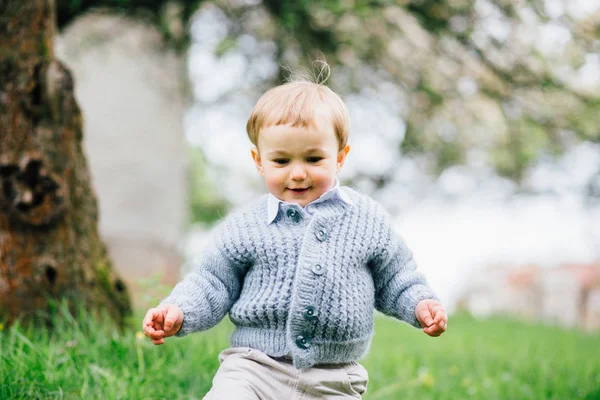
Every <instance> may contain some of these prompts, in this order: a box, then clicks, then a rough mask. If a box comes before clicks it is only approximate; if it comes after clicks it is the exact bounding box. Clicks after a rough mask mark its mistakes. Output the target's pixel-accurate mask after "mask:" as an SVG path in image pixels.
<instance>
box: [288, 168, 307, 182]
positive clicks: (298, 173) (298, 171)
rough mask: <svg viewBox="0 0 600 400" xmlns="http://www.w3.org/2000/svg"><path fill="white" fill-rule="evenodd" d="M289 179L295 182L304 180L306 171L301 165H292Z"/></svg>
mask: <svg viewBox="0 0 600 400" xmlns="http://www.w3.org/2000/svg"><path fill="white" fill-rule="evenodd" d="M290 178H291V179H293V180H295V181H301V180H303V179H306V170H305V169H304V167H303V166H302V165H293V166H292V170H291V171H290Z"/></svg>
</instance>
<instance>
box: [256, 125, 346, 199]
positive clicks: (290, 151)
mask: <svg viewBox="0 0 600 400" xmlns="http://www.w3.org/2000/svg"><path fill="white" fill-rule="evenodd" d="M312 125H313V126H311V127H309V128H302V127H291V126H290V125H273V126H269V127H267V128H264V129H261V131H260V134H259V135H258V143H257V145H258V146H257V147H258V148H256V147H255V148H253V149H252V151H251V152H252V158H253V159H254V162H255V163H256V167H257V169H258V172H259V173H260V174H261V175H262V176H264V178H265V183H266V186H267V190H268V191H269V192H270V193H271V194H273V195H274V196H275V197H277V198H278V199H280V200H283V201H285V202H289V203H296V204H300V205H301V206H302V207H304V206H306V205H307V204H309V203H310V202H312V201H313V200H316V199H318V198H319V197H320V196H321V195H322V194H323V193H325V192H326V191H328V190H329V189H331V188H332V187H333V184H334V183H335V175H336V173H337V172H338V171H339V170H340V169H341V168H342V166H343V165H344V160H345V159H346V154H348V151H349V150H350V146H346V147H345V148H344V149H342V150H338V146H339V143H338V139H337V137H336V135H335V132H334V130H333V126H332V124H331V121H330V120H329V117H328V116H327V115H323V113H315V118H314V121H313V124H312Z"/></svg>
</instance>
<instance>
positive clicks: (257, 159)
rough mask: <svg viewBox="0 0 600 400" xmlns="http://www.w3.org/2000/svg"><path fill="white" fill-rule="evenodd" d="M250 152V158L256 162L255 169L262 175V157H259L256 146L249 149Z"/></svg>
mask: <svg viewBox="0 0 600 400" xmlns="http://www.w3.org/2000/svg"><path fill="white" fill-rule="evenodd" d="M250 154H251V155H252V159H253V160H254V164H256V170H257V171H258V173H259V174H260V175H261V176H262V175H264V174H265V173H264V170H263V166H262V159H261V158H260V153H259V152H258V148H256V146H254V147H252V148H251V149H250Z"/></svg>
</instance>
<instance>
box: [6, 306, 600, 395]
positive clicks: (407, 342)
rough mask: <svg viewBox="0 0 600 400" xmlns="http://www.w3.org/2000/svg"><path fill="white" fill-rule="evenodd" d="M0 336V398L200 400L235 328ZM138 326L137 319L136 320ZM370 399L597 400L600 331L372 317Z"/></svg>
mask: <svg viewBox="0 0 600 400" xmlns="http://www.w3.org/2000/svg"><path fill="white" fill-rule="evenodd" d="M65 315H66V319H65V320H64V322H62V323H61V327H60V329H59V330H58V332H57V333H55V334H49V333H48V332H46V331H44V330H43V329H37V330H35V331H29V332H27V331H24V330H23V329H20V328H15V327H13V328H11V329H3V330H2V331H0V357H1V365H0V399H127V400H133V399H148V398H162V399H201V398H202V396H203V395H204V393H206V391H207V390H208V389H209V387H210V382H211V378H212V375H213V374H214V372H215V371H216V369H217V366H218V362H217V355H218V353H219V352H220V351H221V350H222V349H224V348H225V347H227V344H228V335H229V333H230V332H231V329H232V326H231V325H230V324H229V323H228V322H224V323H222V324H220V325H219V326H217V327H216V328H213V329H212V330H210V331H208V332H203V333H197V334H193V335H190V336H188V337H186V338H184V339H174V340H171V341H169V342H168V343H167V344H166V345H164V346H153V345H152V344H150V343H149V341H148V340H146V338H145V337H143V336H142V334H141V332H139V331H138V330H137V329H134V328H131V329H129V330H126V331H125V332H118V331H113V330H111V329H109V328H107V326H108V325H103V324H101V325H100V326H97V325H96V324H94V323H92V322H86V323H85V324H78V323H76V322H75V321H73V320H72V319H69V315H68V314H66V313H65ZM136 325H139V324H137V320H136ZM362 363H363V365H365V367H366V368H367V369H368V370H369V374H370V382H369V389H368V393H367V395H366V396H364V398H365V399H366V400H381V399H466V398H469V399H486V400H489V399H511V400H512V399H588V400H590V399H600V334H594V335H590V334H584V333H581V332H577V331H568V330H561V329H558V328H552V327H546V326H541V325H530V324H525V323H522V322H516V321H511V320H505V319H496V318H495V319H488V320H483V321H482V320H475V319H473V318H471V317H469V316H466V315H454V316H452V317H451V318H450V322H449V331H448V332H447V333H446V334H444V335H443V336H442V337H440V338H437V339H433V338H429V337H427V336H426V335H424V334H423V333H421V332H420V331H418V330H416V329H414V328H411V327H409V326H407V325H405V324H403V323H400V322H397V321H394V320H391V319H388V318H385V317H381V316H378V317H377V320H376V335H375V338H374V340H373V345H372V347H371V351H370V353H369V355H368V356H367V357H366V358H365V359H364V360H363V361H362Z"/></svg>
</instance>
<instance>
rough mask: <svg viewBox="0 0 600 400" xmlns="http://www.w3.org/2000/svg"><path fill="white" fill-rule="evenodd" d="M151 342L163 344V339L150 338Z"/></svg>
mask: <svg viewBox="0 0 600 400" xmlns="http://www.w3.org/2000/svg"><path fill="white" fill-rule="evenodd" d="M152 343H154V344H164V343H165V339H152Z"/></svg>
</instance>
